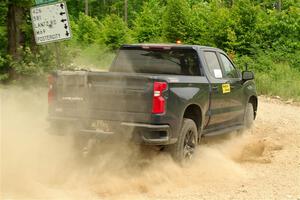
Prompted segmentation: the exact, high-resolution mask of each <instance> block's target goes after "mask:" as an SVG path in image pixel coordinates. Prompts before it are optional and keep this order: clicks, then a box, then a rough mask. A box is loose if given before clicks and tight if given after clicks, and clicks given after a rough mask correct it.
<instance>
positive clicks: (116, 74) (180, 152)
mask: <svg viewBox="0 0 300 200" xmlns="http://www.w3.org/2000/svg"><path fill="white" fill-rule="evenodd" d="M253 79H254V75H253V73H252V72H251V71H248V70H246V71H243V72H240V71H239V70H237V69H236V67H235V66H234V64H233V62H232V61H231V60H230V59H229V58H228V56H227V55H226V54H225V53H224V51H222V50H220V49H217V48H212V47H206V46H198V45H177V44H136V45H123V46H122V47H121V48H120V50H119V51H118V53H117V55H116V58H115V60H114V61H113V63H112V65H111V67H110V69H109V71H108V72H101V71H88V70H86V71H56V72H54V73H53V74H52V75H51V76H49V80H48V81H49V92H48V101H49V116H48V118H49V120H50V122H51V130H55V131H56V130H58V131H61V132H62V127H67V128H71V129H72V130H73V131H74V136H75V135H76V137H77V135H85V136H91V137H93V136H100V138H101V135H114V134H128V133H129V132H130V135H131V136H130V137H131V138H132V140H134V141H137V142H139V143H141V144H144V145H156V146H159V147H162V148H166V149H168V151H170V153H171V154H172V155H173V157H174V158H175V159H177V160H184V159H186V158H190V157H191V156H192V154H193V152H194V150H195V148H196V146H197V143H199V141H200V139H201V137H203V136H206V135H216V134H222V133H228V132H231V131H235V130H241V129H243V127H247V128H249V127H251V125H252V123H253V120H254V119H255V116H256V111H257V104H258V102H257V94H256V89H255V83H254V81H253Z"/></svg>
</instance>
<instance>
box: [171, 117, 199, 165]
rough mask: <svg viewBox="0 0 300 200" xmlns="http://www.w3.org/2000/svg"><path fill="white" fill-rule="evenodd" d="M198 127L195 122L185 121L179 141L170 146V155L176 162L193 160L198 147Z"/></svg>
mask: <svg viewBox="0 0 300 200" xmlns="http://www.w3.org/2000/svg"><path fill="white" fill-rule="evenodd" d="M197 137H198V132H197V127H196V124H195V122H194V121H193V120H191V119H186V118H185V119H183V124H182V127H181V131H180V134H179V136H178V141H177V142H176V143H175V144H173V145H171V146H170V148H169V149H170V153H171V155H172V156H173V158H174V159H175V160H176V161H179V162H183V161H187V160H190V159H192V157H193V154H194V152H195V149H196V145H197Z"/></svg>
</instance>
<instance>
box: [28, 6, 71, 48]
mask: <svg viewBox="0 0 300 200" xmlns="http://www.w3.org/2000/svg"><path fill="white" fill-rule="evenodd" d="M30 14H31V20H32V26H33V31H34V37H35V41H36V43H37V44H45V43H50V42H55V41H59V40H67V39H70V38H71V29H70V23H69V17H68V10H67V6H66V3H65V2H59V3H54V4H48V5H41V6H36V7H33V8H31V9H30Z"/></svg>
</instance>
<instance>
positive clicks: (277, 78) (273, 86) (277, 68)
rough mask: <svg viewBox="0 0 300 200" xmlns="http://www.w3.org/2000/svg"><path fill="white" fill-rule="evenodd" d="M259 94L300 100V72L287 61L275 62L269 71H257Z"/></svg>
mask: <svg viewBox="0 0 300 200" xmlns="http://www.w3.org/2000/svg"><path fill="white" fill-rule="evenodd" d="M256 85H257V90H258V93H259V94H264V95H268V96H280V97H281V98H283V99H285V100H288V99H293V100H294V101H300V72H299V71H298V70H296V69H293V68H291V67H290V66H289V65H288V64H286V63H280V64H274V66H272V69H271V70H270V71H268V72H258V73H256Z"/></svg>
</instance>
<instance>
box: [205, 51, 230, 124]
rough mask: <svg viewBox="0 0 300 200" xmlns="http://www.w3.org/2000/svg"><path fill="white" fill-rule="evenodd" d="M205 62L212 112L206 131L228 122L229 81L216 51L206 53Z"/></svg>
mask: <svg viewBox="0 0 300 200" xmlns="http://www.w3.org/2000/svg"><path fill="white" fill-rule="evenodd" d="M204 58H205V59H204V60H205V62H206V66H207V69H206V75H207V78H208V79H209V80H210V84H211V93H210V110H209V113H208V115H209V116H210V117H209V123H208V125H207V127H206V129H218V128H220V127H222V126H223V125H224V123H226V122H227V121H228V117H229V116H228V115H229V112H228V108H227V106H228V103H227V97H228V88H226V86H227V84H228V83H227V80H226V79H224V75H223V71H222V68H221V64H220V60H219V59H218V55H217V53H216V52H215V51H213V50H209V51H204Z"/></svg>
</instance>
